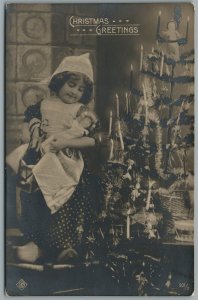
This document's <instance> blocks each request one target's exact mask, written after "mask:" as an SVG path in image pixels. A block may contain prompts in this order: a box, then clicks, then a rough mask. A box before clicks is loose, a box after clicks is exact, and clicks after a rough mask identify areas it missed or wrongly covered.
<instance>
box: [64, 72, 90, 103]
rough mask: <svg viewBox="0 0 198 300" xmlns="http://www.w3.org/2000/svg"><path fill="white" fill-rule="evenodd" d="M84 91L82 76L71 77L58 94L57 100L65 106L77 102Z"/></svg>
mask: <svg viewBox="0 0 198 300" xmlns="http://www.w3.org/2000/svg"><path fill="white" fill-rule="evenodd" d="M84 90H85V85H84V81H83V76H82V75H81V74H79V75H77V76H71V77H70V78H69V79H68V81H67V82H65V83H64V85H63V86H62V87H61V89H60V90H59V92H58V96H59V98H60V99H61V100H62V101H63V102H64V103H66V104H72V103H76V102H78V101H79V100H80V99H81V97H82V95H83V93H84Z"/></svg>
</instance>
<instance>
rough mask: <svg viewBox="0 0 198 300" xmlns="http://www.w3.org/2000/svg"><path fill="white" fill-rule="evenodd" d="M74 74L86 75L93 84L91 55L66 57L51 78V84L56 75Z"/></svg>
mask: <svg viewBox="0 0 198 300" xmlns="http://www.w3.org/2000/svg"><path fill="white" fill-rule="evenodd" d="M67 71H68V72H74V73H82V74H84V75H86V76H87V77H88V78H89V79H90V80H91V82H93V68H92V64H91V62H90V59H89V53H85V54H82V55H78V56H67V57H65V58H64V59H63V60H62V62H61V63H60V65H59V66H58V67H57V69H56V70H55V71H54V73H53V74H52V75H51V76H50V78H49V82H50V81H51V79H52V77H54V75H56V74H59V73H62V72H67Z"/></svg>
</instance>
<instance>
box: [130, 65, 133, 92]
mask: <svg viewBox="0 0 198 300" xmlns="http://www.w3.org/2000/svg"><path fill="white" fill-rule="evenodd" d="M132 88H133V65H132V64H131V72H130V91H132Z"/></svg>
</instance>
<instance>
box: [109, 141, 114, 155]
mask: <svg viewBox="0 0 198 300" xmlns="http://www.w3.org/2000/svg"><path fill="white" fill-rule="evenodd" d="M113 146H114V142H113V139H110V154H109V160H111V159H112V158H113Z"/></svg>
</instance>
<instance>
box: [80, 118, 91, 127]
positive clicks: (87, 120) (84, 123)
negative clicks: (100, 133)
mask: <svg viewBox="0 0 198 300" xmlns="http://www.w3.org/2000/svg"><path fill="white" fill-rule="evenodd" d="M79 123H80V125H81V126H82V127H83V128H89V127H90V126H91V125H92V120H91V118H90V117H88V116H86V117H84V118H82V119H81V120H80V122H79Z"/></svg>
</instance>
